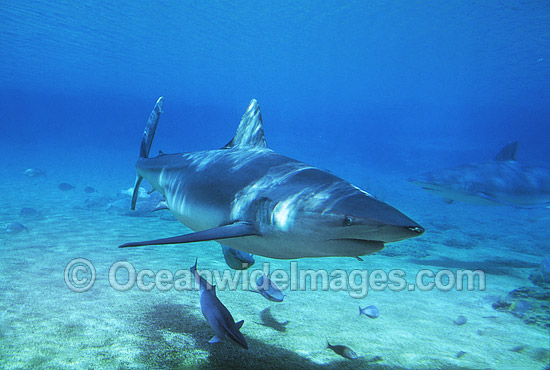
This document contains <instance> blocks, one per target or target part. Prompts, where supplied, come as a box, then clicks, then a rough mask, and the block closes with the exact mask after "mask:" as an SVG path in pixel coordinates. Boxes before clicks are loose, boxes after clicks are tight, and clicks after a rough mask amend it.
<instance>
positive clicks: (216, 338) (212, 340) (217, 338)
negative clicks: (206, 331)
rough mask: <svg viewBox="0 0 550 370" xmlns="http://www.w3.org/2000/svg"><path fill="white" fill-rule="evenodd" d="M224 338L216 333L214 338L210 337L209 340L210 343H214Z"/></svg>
mask: <svg viewBox="0 0 550 370" xmlns="http://www.w3.org/2000/svg"><path fill="white" fill-rule="evenodd" d="M221 341H222V340H221V339H220V337H218V336H217V335H214V337H213V338H212V339H210V340H209V341H208V343H210V344H212V343H218V342H221Z"/></svg>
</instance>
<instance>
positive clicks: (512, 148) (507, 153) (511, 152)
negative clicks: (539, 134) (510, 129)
mask: <svg viewBox="0 0 550 370" xmlns="http://www.w3.org/2000/svg"><path fill="white" fill-rule="evenodd" d="M518 143H519V142H518V141H514V142H513V143H511V144H508V145H506V146H505V147H504V148H502V150H501V151H500V152H499V153H498V154H497V156H496V157H495V161H515V160H516V154H517V152H518Z"/></svg>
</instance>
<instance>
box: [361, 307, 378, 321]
mask: <svg viewBox="0 0 550 370" xmlns="http://www.w3.org/2000/svg"><path fill="white" fill-rule="evenodd" d="M361 314H363V315H365V316H367V317H370V318H371V319H376V318H377V317H378V316H380V310H379V309H378V307H376V306H367V307H365V308H361V306H359V316H361Z"/></svg>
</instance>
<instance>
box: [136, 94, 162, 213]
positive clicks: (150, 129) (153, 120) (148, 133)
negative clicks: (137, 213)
mask: <svg viewBox="0 0 550 370" xmlns="http://www.w3.org/2000/svg"><path fill="white" fill-rule="evenodd" d="M163 104H164V96H161V97H160V98H158V100H157V102H156V104H155V107H154V108H153V111H152V112H151V114H150V115H149V119H148V120H147V124H146V125H145V130H143V136H142V137H141V145H140V147H139V158H148V157H149V152H150V151H151V145H152V144H153V139H154V138H155V132H156V131H157V126H158V124H159V119H160V114H161V113H162V105H163ZM142 180H143V177H141V176H140V175H137V176H136V182H135V184H134V193H133V194H132V210H134V209H136V201H137V198H138V194H139V185H140V184H141V181H142Z"/></svg>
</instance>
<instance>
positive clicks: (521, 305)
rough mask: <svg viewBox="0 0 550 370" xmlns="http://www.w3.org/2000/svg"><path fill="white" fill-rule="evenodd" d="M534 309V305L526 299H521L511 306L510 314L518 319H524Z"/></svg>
mask: <svg viewBox="0 0 550 370" xmlns="http://www.w3.org/2000/svg"><path fill="white" fill-rule="evenodd" d="M533 307H534V306H533V304H532V303H530V302H528V301H526V300H524V299H520V300H519V301H515V302H514V303H512V304H511V305H510V312H511V313H512V315H514V316H516V317H523V316H524V315H525V313H526V312H527V311H529V310H531V309H533Z"/></svg>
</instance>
